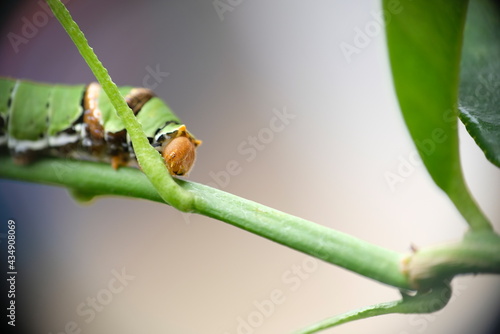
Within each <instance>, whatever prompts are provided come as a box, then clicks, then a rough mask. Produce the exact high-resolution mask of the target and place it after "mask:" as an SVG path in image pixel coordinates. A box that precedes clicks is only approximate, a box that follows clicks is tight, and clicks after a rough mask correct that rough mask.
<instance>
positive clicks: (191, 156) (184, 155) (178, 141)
mask: <svg viewBox="0 0 500 334" xmlns="http://www.w3.org/2000/svg"><path fill="white" fill-rule="evenodd" d="M200 143H201V142H200V141H199V140H194V141H193V140H191V139H190V138H188V137H186V136H179V137H175V138H174V139H172V140H171V141H170V142H169V143H168V144H166V145H165V146H164V148H163V151H162V156H163V159H164V160H165V164H166V166H167V169H168V171H169V172H170V174H172V175H185V174H187V173H189V171H190V170H191V168H192V167H193V165H194V161H195V160H196V146H198V145H199V144H200Z"/></svg>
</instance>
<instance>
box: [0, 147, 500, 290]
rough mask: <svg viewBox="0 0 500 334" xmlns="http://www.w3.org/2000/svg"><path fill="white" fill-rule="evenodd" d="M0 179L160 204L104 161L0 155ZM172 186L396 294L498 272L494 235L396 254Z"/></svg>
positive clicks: (140, 182) (183, 184)
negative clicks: (23, 160)
mask: <svg viewBox="0 0 500 334" xmlns="http://www.w3.org/2000/svg"><path fill="white" fill-rule="evenodd" d="M0 177H1V178H8V179H14V180H22V181H29V182H38V183H45V184H51V185H59V186H64V187H67V188H69V189H71V190H72V192H73V194H74V193H76V194H78V195H79V197H80V198H81V197H84V198H87V199H88V198H91V197H92V196H98V195H116V196H127V197H131V198H142V199H147V200H151V201H156V202H160V203H165V202H164V200H163V199H162V198H161V197H160V196H159V195H158V193H157V192H156V190H155V188H154V187H153V186H152V184H151V182H150V181H149V180H148V178H147V177H146V176H145V175H144V174H143V173H142V172H141V171H139V170H138V169H134V168H120V169H118V170H114V169H112V168H111V167H110V166H109V165H108V164H103V163H94V162H88V161H76V160H61V159H55V158H44V159H40V160H38V161H37V162H35V163H33V164H32V165H29V166H18V165H15V164H14V163H13V161H12V159H11V158H10V157H7V156H0ZM176 183H177V184H178V186H179V187H180V188H182V190H183V191H185V192H188V193H189V194H190V196H193V204H192V209H193V211H194V212H195V213H199V214H202V215H205V216H208V217H212V218H215V219H219V220H221V221H224V222H227V223H229V224H232V225H234V226H236V227H239V228H242V229H244V230H247V231H250V232H252V233H254V234H257V235H259V236H262V237H264V238H267V239H270V240H273V241H275V242H277V243H280V244H283V245H285V246H288V247H290V248H292V249H295V250H298V251H301V252H303V253H306V254H309V255H312V256H314V257H316V258H318V259H321V260H324V261H326V262H329V263H332V264H335V265H338V266H340V267H343V268H345V269H348V270H351V271H353V272H356V273H358V274H361V275H364V276H366V277H370V278H372V279H374V280H377V281H379V282H382V283H385V284H388V285H392V286H395V287H398V288H402V289H420V288H428V287H431V286H434V285H435V284H439V283H440V282H442V280H443V279H450V278H452V277H453V276H454V275H457V274H467V273H500V237H499V236H498V235H496V234H494V233H493V232H489V231H481V232H470V233H468V234H467V235H466V236H465V238H464V240H463V241H461V242H455V243H448V244H443V245H438V246H432V247H426V248H422V249H419V250H418V251H417V252H416V253H415V254H400V253H397V252H393V251H390V250H387V249H384V248H381V247H379V246H376V245H373V244H370V243H368V242H366V241H363V240H360V239H357V238H355V237H352V236H350V235H347V234H344V233H341V232H338V231H335V230H332V229H329V228H327V227H324V226H321V225H318V224H315V223H312V222H310V221H307V220H304V219H301V218H298V217H295V216H292V215H289V214H286V213H283V212H281V211H278V210H275V209H272V208H269V207H267V206H264V205H262V204H259V203H256V202H253V201H249V200H246V199H243V198H240V197H238V196H235V195H232V194H229V193H226V192H224V191H221V190H218V189H215V188H211V187H208V186H205V185H201V184H198V183H195V182H190V181H184V180H178V179H176ZM80 195H84V196H80Z"/></svg>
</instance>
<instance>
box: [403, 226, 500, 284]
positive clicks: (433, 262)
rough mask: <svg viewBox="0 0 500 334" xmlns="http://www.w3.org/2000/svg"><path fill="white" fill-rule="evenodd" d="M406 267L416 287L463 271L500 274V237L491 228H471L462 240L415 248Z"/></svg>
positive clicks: (448, 277)
mask: <svg viewBox="0 0 500 334" xmlns="http://www.w3.org/2000/svg"><path fill="white" fill-rule="evenodd" d="M405 263H406V261H405ZM405 267H406V268H407V272H408V277H409V279H410V282H411V284H412V286H415V287H416V288H426V287H429V286H433V285H434V284H435V283H436V282H438V281H440V280H443V279H450V278H452V277H453V276H455V275H458V274H462V273H464V272H467V273H493V274H500V236H499V235H498V234H495V233H493V232H490V231H477V232H476V231H470V232H469V233H467V234H466V235H465V237H464V239H463V240H462V241H461V242H450V243H444V244H442V245H436V246H430V247H425V248H422V249H419V250H417V251H416V253H415V254H414V255H412V256H411V258H409V259H408V262H407V265H406V266H405ZM405 271H406V270H405Z"/></svg>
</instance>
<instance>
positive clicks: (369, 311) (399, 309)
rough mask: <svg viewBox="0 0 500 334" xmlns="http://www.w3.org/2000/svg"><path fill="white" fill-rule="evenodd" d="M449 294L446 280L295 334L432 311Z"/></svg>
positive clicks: (439, 306) (437, 307) (449, 290)
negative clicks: (379, 318) (426, 289)
mask: <svg viewBox="0 0 500 334" xmlns="http://www.w3.org/2000/svg"><path fill="white" fill-rule="evenodd" d="M451 295H452V293H451V287H450V285H449V284H448V282H447V281H444V282H441V284H440V285H438V286H436V287H434V288H433V289H432V290H430V291H426V292H419V293H418V294H417V295H415V296H408V295H404V294H403V299H401V300H396V301H392V302H386V303H380V304H375V305H371V306H367V307H363V308H360V309H357V310H353V311H350V312H346V313H343V314H339V315H336V316H334V317H331V318H327V319H324V320H322V321H319V322H317V323H315V324H313V325H311V326H308V327H306V328H303V329H301V330H299V331H297V332H296V333H295V334H311V333H317V332H319V331H321V330H324V329H327V328H331V327H335V326H338V325H342V324H345V323H347V322H351V321H355V320H361V319H367V318H371V317H375V316H379V315H385V314H393V313H404V314H408V313H432V312H436V311H438V310H440V309H442V308H443V307H444V306H446V304H448V302H449V300H450V298H451Z"/></svg>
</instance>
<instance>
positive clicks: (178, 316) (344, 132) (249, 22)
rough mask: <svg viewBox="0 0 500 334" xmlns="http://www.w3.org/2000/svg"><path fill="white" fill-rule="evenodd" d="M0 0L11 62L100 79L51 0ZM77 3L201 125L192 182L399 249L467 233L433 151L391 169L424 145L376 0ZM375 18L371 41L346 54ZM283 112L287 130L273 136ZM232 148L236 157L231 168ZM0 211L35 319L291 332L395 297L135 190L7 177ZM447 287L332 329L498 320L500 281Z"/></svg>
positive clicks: (120, 76)
mask: <svg viewBox="0 0 500 334" xmlns="http://www.w3.org/2000/svg"><path fill="white" fill-rule="evenodd" d="M3 6H5V8H4V10H3V11H2V15H3V16H2V21H1V22H2V26H1V29H2V30H1V36H3V37H2V39H1V40H0V75H1V76H11V77H15V78H22V79H31V80H36V81H42V82H49V83H65V84H77V83H88V82H91V81H94V80H95V79H94V78H93V76H92V73H91V72H90V70H89V69H88V67H87V65H86V64H85V62H84V61H83V60H82V58H81V57H80V55H79V54H78V52H77V51H76V48H75V47H74V45H73V44H72V43H71V41H70V39H69V37H68V36H67V35H66V33H65V32H64V31H63V29H62V27H61V26H60V24H59V23H58V22H57V20H56V19H55V18H53V17H51V16H50V15H49V14H48V12H47V8H46V6H45V4H44V2H43V1H16V2H15V4H13V3H9V5H8V6H7V3H4V4H3ZM68 8H69V10H70V11H71V13H72V15H73V16H74V19H75V20H76V21H77V22H78V24H79V25H80V27H81V28H82V29H83V31H84V32H85V34H86V36H87V38H88V40H89V42H90V45H91V46H92V47H93V48H94V50H95V51H96V53H97V55H98V56H99V57H100V59H101V61H102V62H103V64H104V65H105V66H106V67H107V69H108V70H109V73H110V75H111V77H112V78H113V80H114V81H115V82H116V83H117V84H119V85H135V86H145V85H151V86H152V87H153V88H154V90H155V91H156V93H157V94H158V95H159V96H160V97H162V98H163V99H164V100H166V101H167V102H168V104H169V105H170V106H171V107H172V109H173V110H174V111H175V112H176V113H177V115H178V116H179V117H180V118H181V119H182V120H183V121H184V122H185V124H187V125H188V128H189V129H190V130H191V131H192V132H193V133H194V134H196V136H197V137H198V138H200V139H202V140H203V145H202V146H201V147H200V148H199V150H198V160H197V163H196V166H195V168H194V170H193V171H192V172H191V174H190V177H189V178H190V179H191V180H194V181H196V182H200V183H205V184H211V185H214V186H216V187H218V188H220V189H223V190H225V191H227V192H230V193H233V194H236V195H239V196H242V197H245V198H248V199H251V200H255V201H258V202H260V203H263V204H265V205H268V206H270V207H273V208H277V209H279V210H282V211H285V212H287V213H291V214H294V215H297V216H300V217H302V218H305V219H308V220H311V221H314V222H317V223H319V224H322V225H325V226H328V227H331V228H334V229H337V230H340V231H342V232H346V233H349V234H352V235H354V236H356V237H359V238H361V239H364V240H367V241H369V242H372V243H375V244H377V245H380V246H383V247H387V248H389V249H392V250H395V251H399V252H407V251H409V250H410V245H411V244H414V245H416V246H417V247H419V246H427V245H431V244H434V243H438V242H442V241H447V240H454V239H458V238H460V237H461V236H462V235H463V233H464V231H465V230H466V224H465V222H464V221H463V219H462V218H461V216H460V215H459V214H458V213H457V211H456V209H455V208H454V207H453V206H452V204H451V203H450V202H449V200H448V199H447V198H446V197H445V195H444V194H443V193H442V192H441V191H440V190H439V189H438V188H437V187H436V186H435V185H434V184H433V182H432V180H431V179H430V177H429V175H428V174H427V172H426V171H425V169H424V167H423V166H421V165H418V164H417V165H411V166H412V167H410V168H409V169H408V170H407V173H406V174H405V176H404V177H403V179H404V181H403V182H400V183H397V184H395V185H392V186H391V185H390V184H389V183H388V182H387V175H388V173H398V168H402V167H401V166H402V165H403V164H407V162H408V161H409V160H410V157H412V156H413V154H414V152H415V148H414V146H413V144H412V142H411V140H410V137H409V135H408V133H407V131H406V128H405V126H404V124H403V122H402V118H401V115H400V113H399V109H398V104H397V101H396V98H395V95H394V91H393V86H392V82H391V78H390V72H389V67H388V59H387V50H386V47H385V36H384V33H383V29H382V28H381V26H380V19H379V18H380V10H381V9H380V1H356V2H352V3H347V2H344V1H316V2H314V3H311V2H303V1H285V0H276V1H271V2H270V1H262V0H260V1H259V0H257V1H236V0H234V1H229V0H227V1H223V0H221V1H191V0H189V1H186V0H185V1H153V0H150V1H123V0H122V1H118V0H108V1H96V0H87V1H77V0H73V1H69V2H68ZM377 27H378V28H377ZM365 29H371V30H370V36H369V38H368V40H367V41H366V42H365V43H364V44H363V45H362V46H361V47H357V51H356V52H354V53H346V52H343V51H342V50H343V49H344V50H345V46H346V45H347V44H349V45H351V46H354V45H355V42H356V38H359V37H357V36H359V35H360V34H362V32H364V31H366V30H365ZM360 32H361V33H360ZM285 113H286V114H288V115H290V116H289V118H288V119H287V121H284V122H283V123H282V125H283V126H282V127H280V128H282V130H280V131H273V130H271V131H270V130H269V129H271V128H273V127H272V125H271V123H272V122H274V121H273V118H275V117H276V115H277V114H281V115H283V114H285ZM266 129H267V130H266ZM460 135H461V153H462V159H463V167H464V170H465V174H466V178H467V181H468V184H469V186H470V188H471V190H472V192H473V194H474V195H475V197H476V198H477V200H478V202H479V203H480V205H481V207H482V209H483V210H484V211H485V212H486V214H487V215H488V216H489V217H490V218H491V220H492V221H493V223H494V224H495V226H496V230H497V231H498V230H500V210H499V209H498V198H499V196H500V187H499V185H500V170H499V169H498V168H496V167H494V166H492V165H491V164H490V163H489V162H487V161H486V159H485V158H484V156H483V154H482V153H481V152H480V151H479V149H478V148H477V147H476V146H475V144H474V142H473V141H472V140H471V139H470V137H469V136H468V134H467V133H466V132H465V131H464V130H463V128H461V129H460ZM252 137H254V138H257V144H255V145H254V144H252V139H251V138H252ZM245 149H246V151H245ZM250 151H252V152H253V153H249V152H250ZM245 152H246V153H245ZM230 161H236V162H237V163H238V164H239V166H240V167H241V168H240V169H239V170H238V173H235V174H236V175H229V174H228V171H227V168H228V162H230ZM233 174H234V173H233ZM0 219H1V229H2V230H1V231H2V233H6V224H7V220H8V219H14V220H15V221H16V224H17V263H18V282H17V292H18V294H17V301H18V308H17V312H18V313H17V321H18V325H19V326H23V328H24V330H26V331H27V332H33V333H34V332H36V333H54V334H55V333H71V332H75V333H76V331H77V330H81V333H123V334H128V333H139V332H141V333H178V334H191V333H207V334H208V333H213V334H234V333H238V334H240V333H243V334H250V333H289V332H292V331H293V330H297V329H299V328H301V327H304V326H306V325H308V324H310V323H313V322H315V321H318V320H320V319H323V318H325V317H329V316H332V315H334V314H338V313H342V312H345V311H348V310H351V309H354V308H358V307H361V306H364V305H369V304H373V303H379V302H383V301H388V300H393V299H397V298H398V297H399V296H398V295H399V294H398V292H397V291H396V290H395V289H393V288H390V287H387V286H384V285H381V284H379V283H377V282H375V281H372V280H370V279H366V278H364V277H362V276H358V275H356V274H353V273H351V272H348V271H346V270H344V269H341V268H337V267H334V266H332V265H329V264H326V263H323V262H320V261H316V260H314V259H313V258H311V257H308V256H306V255H304V254H302V253H298V252H296V251H293V250H290V249H288V248H286V247H283V246H281V245H278V244H275V243H273V242H271V241H268V240H265V239H262V238H260V237H257V236H255V235H252V234H250V233H248V232H246V231H243V230H239V229H237V228H234V227H232V226H230V225H227V224H225V223H222V222H219V221H215V220H213V219H210V218H206V217H202V216H197V215H186V214H181V213H179V212H177V211H175V210H174V209H172V208H170V207H168V206H165V205H159V204H157V203H151V202H147V201H142V200H134V199H127V198H99V199H97V200H95V201H94V202H92V203H91V204H89V205H81V204H78V203H76V202H75V201H74V200H73V199H72V198H71V197H70V195H69V194H68V192H67V191H66V190H65V189H63V188H56V187H50V186H45V185H38V184H28V183H21V182H15V181H9V180H0ZM2 236H5V234H3V235H2ZM1 240H2V247H3V246H4V245H5V243H4V242H5V239H1ZM2 261H4V259H2ZM454 285H455V290H454V298H453V299H452V301H451V302H450V304H449V305H448V306H447V307H446V308H445V309H444V310H442V311H440V312H438V313H435V314H431V315H410V316H408V315H406V316H405V315H389V316H383V317H378V318H373V319H369V320H364V321H359V322H355V323H352V324H347V325H344V326H341V327H338V328H336V329H334V330H330V331H326V332H325V333H333V332H334V333H363V332H364V333H368V332H370V333H396V334H413V333H426V334H434V333H464V334H465V333H472V332H474V333H490V332H491V333H493V331H494V328H493V326H494V321H495V320H496V317H497V315H496V312H498V307H499V306H500V303H499V302H500V298H499V297H500V279H499V278H498V276H497V277H495V276H488V275H481V276H476V277H473V276H466V277H461V278H457V279H455V280H454ZM2 293H3V292H2ZM278 295H279V296H280V298H277V299H276V298H274V297H276V296H278Z"/></svg>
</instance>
